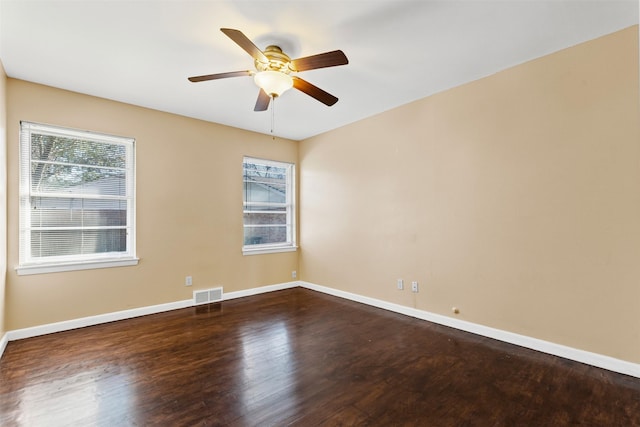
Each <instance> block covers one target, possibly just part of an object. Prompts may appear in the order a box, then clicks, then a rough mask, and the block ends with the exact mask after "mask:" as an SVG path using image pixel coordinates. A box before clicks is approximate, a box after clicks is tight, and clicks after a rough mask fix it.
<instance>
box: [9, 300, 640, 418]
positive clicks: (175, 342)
mask: <svg viewBox="0 0 640 427" xmlns="http://www.w3.org/2000/svg"><path fill="white" fill-rule="evenodd" d="M0 425H2V426H47V427H50V426H68V425H73V426H78V425H79V426H92V425H96V426H128V425H131V426H143V425H144V426H150V425H158V426H196V425H203V426H205V425H206V426H218V425H219V426H271V425H273V426H285V425H294V426H310V425H328V426H340V425H345V426H351V425H371V426H390V425H402V426H412V425H415V426H484V425H487V426H499V425H500V426H502V425H506V426H558V425H560V426H562V425H588V426H640V380H638V379H636V378H632V377H628V376H625V375H621V374H616V373H613V372H609V371H605V370H602V369H598V368H594V367H591V366H587V365H583V364H580V363H576V362H571V361H568V360H565V359H562V358H558V357H554V356H549V355H546V354H542V353H538V352H536V351H533V350H528V349H524V348H520V347H517V346H513V345H510V344H506V343H502V342H498V341H495V340H491V339H489V338H485V337H480V336H477V335H473V334H468V333H465V332H461V331H457V330H454V329H450V328H447V327H443V326H440V325H435V324H431V323H429V322H425V321H421V320H417V319H413V318H409V317H405V316H402V315H399V314H397V313H391V312H387V311H384V310H381V309H376V308H373V307H368V306H364V305H361V304H358V303H355V302H352V301H346V300H342V299H339V298H335V297H331V296H328V295H324V294H321V293H317V292H314V291H310V290H307V289H302V288H295V289H289V290H284V291H279V292H273V293H269V294H262V295H257V296H253V297H247V298H241V299H236V300H230V301H225V302H223V303H218V304H213V305H208V306H200V307H193V308H187V309H182V310H175V311H171V312H166V313H161V314H155V315H151V316H144V317H139V318H135V319H129V320H124V321H119V322H113V323H109V324H103V325H97V326H92V327H88V328H83V329H77V330H73V331H66V332H61V333H56V334H51V335H46V336H41V337H36V338H30V339H25V340H20V341H14V342H10V343H9V344H8V346H7V348H6V350H5V354H4V356H3V358H2V360H0Z"/></svg>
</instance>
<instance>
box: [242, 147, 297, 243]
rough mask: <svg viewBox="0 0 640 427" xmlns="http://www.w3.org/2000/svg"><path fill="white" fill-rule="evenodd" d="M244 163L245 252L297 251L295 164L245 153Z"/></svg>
mask: <svg viewBox="0 0 640 427" xmlns="http://www.w3.org/2000/svg"><path fill="white" fill-rule="evenodd" d="M242 166H243V167H242V170H243V217H244V245H243V253H245V254H255V253H269V252H283V251H294V250H295V249H296V239H295V236H296V230H295V216H296V215H295V186H294V180H295V167H294V165H293V164H291V163H283V162H276V161H271V160H263V159H254V158H250V157H245V158H244V161H243V165H242Z"/></svg>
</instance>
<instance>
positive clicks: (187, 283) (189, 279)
mask: <svg viewBox="0 0 640 427" xmlns="http://www.w3.org/2000/svg"><path fill="white" fill-rule="evenodd" d="M184 285H185V286H191V285H193V278H192V277H191V276H187V277H185V278H184Z"/></svg>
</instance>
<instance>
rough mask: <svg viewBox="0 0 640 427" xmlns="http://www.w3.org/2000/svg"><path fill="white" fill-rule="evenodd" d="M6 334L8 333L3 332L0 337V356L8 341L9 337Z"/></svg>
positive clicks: (0, 356)
mask: <svg viewBox="0 0 640 427" xmlns="http://www.w3.org/2000/svg"><path fill="white" fill-rule="evenodd" d="M7 335H8V334H3V335H2V338H0V358H2V355H3V354H4V349H5V348H7V344H8V343H9V337H8V336H7Z"/></svg>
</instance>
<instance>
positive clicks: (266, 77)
mask: <svg viewBox="0 0 640 427" xmlns="http://www.w3.org/2000/svg"><path fill="white" fill-rule="evenodd" d="M253 81H254V82H255V83H256V85H258V87H259V88H261V89H262V90H264V91H265V93H266V94H267V95H269V96H272V97H274V98H275V97H277V96H280V95H282V94H283V93H284V92H285V91H287V90H289V89H291V88H292V87H293V79H292V78H291V76H290V75H288V74H285V73H282V72H280V71H261V72H259V73H256V75H255V76H254V77H253Z"/></svg>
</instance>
